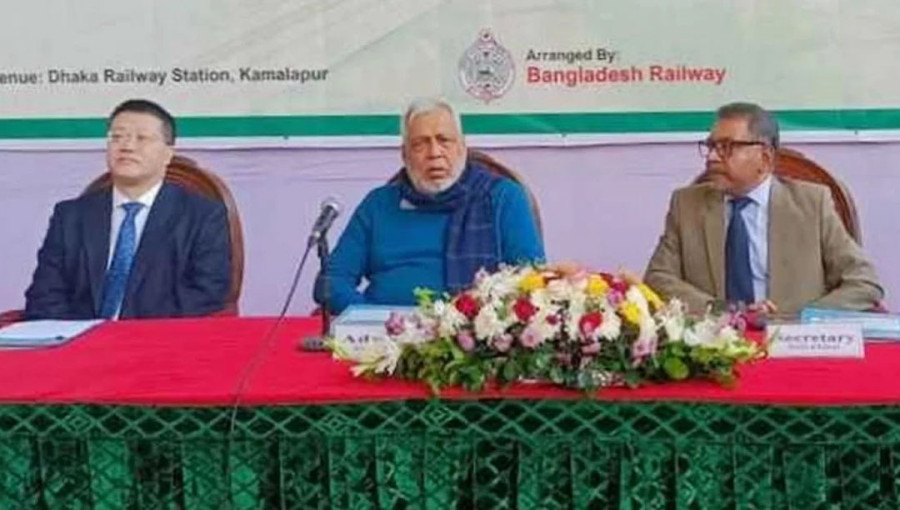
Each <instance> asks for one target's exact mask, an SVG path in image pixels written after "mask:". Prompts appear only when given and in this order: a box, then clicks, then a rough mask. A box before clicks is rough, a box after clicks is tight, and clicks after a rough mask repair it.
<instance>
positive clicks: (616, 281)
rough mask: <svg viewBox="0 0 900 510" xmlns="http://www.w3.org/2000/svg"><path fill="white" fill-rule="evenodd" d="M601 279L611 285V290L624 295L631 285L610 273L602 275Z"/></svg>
mask: <svg viewBox="0 0 900 510" xmlns="http://www.w3.org/2000/svg"><path fill="white" fill-rule="evenodd" d="M600 277H601V278H603V279H604V280H606V283H608V284H609V288H610V289H612V290H615V291H618V292H621V293H622V294H625V293H626V292H628V287H630V285H629V284H628V282H626V281H625V280H622V279H620V278H618V277H616V276H613V275H611V274H609V273H600Z"/></svg>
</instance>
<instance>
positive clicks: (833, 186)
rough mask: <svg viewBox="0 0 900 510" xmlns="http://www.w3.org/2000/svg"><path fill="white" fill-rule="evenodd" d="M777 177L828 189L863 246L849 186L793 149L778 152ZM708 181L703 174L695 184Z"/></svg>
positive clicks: (852, 234) (843, 220)
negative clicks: (818, 185)
mask: <svg viewBox="0 0 900 510" xmlns="http://www.w3.org/2000/svg"><path fill="white" fill-rule="evenodd" d="M775 157H776V160H775V175H777V176H781V177H787V178H789V179H797V180H800V181H808V182H814V183H817V184H822V185H825V186H827V187H828V189H829V190H830V191H831V197H832V199H833V200H834V207H835V209H836V210H837V213H838V216H839V217H840V218H841V221H842V222H843V223H844V228H846V229H847V233H849V234H850V237H852V238H853V239H854V240H855V241H856V243H857V244H859V245H860V246H862V231H861V229H860V226H859V216H858V215H857V212H856V204H855V203H854V202H853V197H852V196H851V195H850V191H849V189H848V188H847V186H845V185H844V183H842V182H841V181H839V180H838V179H837V178H835V177H834V176H832V175H831V173H829V172H828V170H825V169H824V168H822V167H821V166H819V165H818V164H817V163H816V162H815V161H813V160H811V159H809V158H807V157H806V156H804V155H803V154H802V153H800V152H798V151H795V150H793V149H788V148H785V147H781V148H779V149H778V151H777V152H776V155H775ZM705 180H706V174H705V173H704V174H701V175H700V176H699V177H697V178H696V179H695V180H694V183H695V184H699V183H702V182H704V181H705Z"/></svg>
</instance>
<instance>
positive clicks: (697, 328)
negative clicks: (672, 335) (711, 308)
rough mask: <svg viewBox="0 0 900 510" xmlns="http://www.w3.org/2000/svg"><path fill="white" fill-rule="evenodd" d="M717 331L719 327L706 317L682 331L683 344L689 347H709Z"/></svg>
mask: <svg viewBox="0 0 900 510" xmlns="http://www.w3.org/2000/svg"><path fill="white" fill-rule="evenodd" d="M718 331H719V325H718V324H716V321H715V320H713V319H711V318H709V317H706V318H704V319H703V320H701V321H700V322H697V323H695V324H694V325H693V326H692V327H690V328H687V329H685V330H684V336H683V338H684V343H686V344H688V345H690V346H697V345H700V346H707V347H708V346H711V345H712V344H713V341H714V340H715V339H716V335H717V333H718Z"/></svg>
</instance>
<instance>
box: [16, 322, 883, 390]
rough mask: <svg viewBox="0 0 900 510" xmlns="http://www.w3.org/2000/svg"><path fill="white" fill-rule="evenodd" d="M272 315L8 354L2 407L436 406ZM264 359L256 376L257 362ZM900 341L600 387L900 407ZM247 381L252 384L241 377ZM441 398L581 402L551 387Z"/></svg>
mask: <svg viewBox="0 0 900 510" xmlns="http://www.w3.org/2000/svg"><path fill="white" fill-rule="evenodd" d="M273 323H274V320H273V319H261V318H211V319H191V320H188V319H182V320H153V321H121V322H110V323H106V324H102V325H100V326H98V327H97V328H95V329H94V330H92V331H91V332H89V333H88V334H86V335H85V336H84V337H81V338H77V339H75V340H74V341H72V342H70V343H69V344H67V345H64V346H61V347H55V348H48V349H41V350H5V351H0V402H6V403H104V404H141V405H147V404H159V405H232V404H234V403H235V401H236V398H235V395H236V394H237V393H238V390H239V388H240V397H239V399H238V400H239V403H240V404H242V405H261V404H310V403H315V404H319V403H321V404H324V403H336V402H361V401H379V400H403V399H425V398H429V397H430V393H429V392H428V390H427V389H426V388H425V387H424V386H423V385H419V384H414V383H407V382H402V381H391V380H387V381H367V380H362V379H356V378H354V377H353V376H352V375H351V374H350V371H349V369H348V367H347V365H344V364H342V363H339V362H336V361H333V360H332V359H331V358H330V356H329V355H328V354H326V353H308V352H302V351H299V350H298V348H297V346H298V341H299V339H300V338H302V337H304V336H306V335H309V334H312V333H314V332H315V331H316V330H317V328H318V321H317V320H316V319H309V318H291V319H287V320H285V321H284V322H283V323H282V324H281V326H280V327H279V328H278V330H277V333H276V334H275V335H274V337H272V340H271V342H269V343H268V344H267V345H265V346H263V345H262V342H263V339H264V337H265V336H266V334H267V332H268V331H269V330H270V328H271V326H272V325H273ZM254 359H257V361H258V363H256V364H255V370H253V371H252V372H250V373H249V376H248V375H247V374H248V369H247V367H248V365H250V364H251V361H252V360H254ZM898 366H900V344H893V343H891V344H875V343H870V344H868V345H867V346H866V359H865V360H765V361H762V362H759V363H757V364H754V365H752V366H748V367H744V369H743V370H742V377H741V379H740V381H739V383H738V387H737V388H735V389H726V388H721V387H719V386H717V385H716V384H714V383H711V382H688V383H676V384H667V385H658V386H647V387H643V388H640V389H637V390H629V389H624V388H620V389H619V388H617V389H608V390H604V391H601V392H599V393H598V394H597V395H596V398H599V399H609V400H675V401H705V402H711V401H712V402H726V403H728V402H730V403H776V404H793V405H855V404H859V405H864V404H897V403H900V370H898ZM242 380H243V381H244V382H245V384H241V381H242ZM441 397H442V398H448V399H461V398H496V397H500V398H528V399H537V398H557V399H560V398H561V399H566V398H570V399H577V398H584V396H583V395H582V394H581V393H579V392H576V391H569V390H563V389H557V388H553V387H549V386H546V385H518V386H515V387H512V388H509V389H507V390H502V391H500V390H493V391H487V392H484V393H480V394H474V395H473V394H469V393H465V392H463V391H461V390H446V391H445V392H443V393H442V394H441Z"/></svg>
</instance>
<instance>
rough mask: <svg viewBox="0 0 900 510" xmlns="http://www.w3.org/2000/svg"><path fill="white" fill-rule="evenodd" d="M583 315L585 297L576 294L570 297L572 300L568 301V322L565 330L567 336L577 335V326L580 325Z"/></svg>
mask: <svg viewBox="0 0 900 510" xmlns="http://www.w3.org/2000/svg"><path fill="white" fill-rule="evenodd" d="M584 313H585V296H584V294H581V293H577V294H574V295H573V296H572V300H571V301H569V312H568V315H569V321H568V323H567V324H566V329H568V330H569V334H570V335H572V336H573V337H574V336H578V335H579V330H580V328H579V325H580V323H581V317H582V316H583V315H584Z"/></svg>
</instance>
